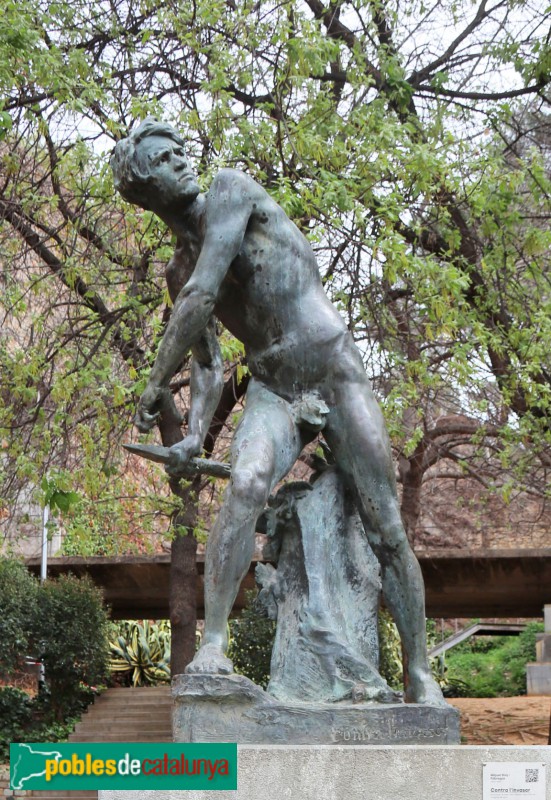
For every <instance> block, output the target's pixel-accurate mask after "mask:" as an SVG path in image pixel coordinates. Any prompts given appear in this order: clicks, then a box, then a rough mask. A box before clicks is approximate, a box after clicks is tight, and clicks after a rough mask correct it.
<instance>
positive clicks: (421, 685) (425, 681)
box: [405, 670, 448, 706]
mask: <svg viewBox="0 0 551 800" xmlns="http://www.w3.org/2000/svg"><path fill="white" fill-rule="evenodd" d="M408 677H409V683H408V687H407V689H406V697H405V699H406V703H420V704H421V705H424V706H448V703H447V702H446V700H445V698H444V695H443V694H442V689H441V688H440V686H439V685H438V684H437V682H436V681H435V680H434V677H433V675H432V673H431V672H430V671H425V670H420V671H418V672H414V671H413V670H410V672H409V676H408Z"/></svg>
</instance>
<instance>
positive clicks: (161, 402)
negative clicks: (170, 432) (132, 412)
mask: <svg viewBox="0 0 551 800" xmlns="http://www.w3.org/2000/svg"><path fill="white" fill-rule="evenodd" d="M161 413H162V414H171V415H173V416H174V417H175V418H176V420H177V422H178V424H180V423H181V422H182V415H181V414H180V412H179V411H178V409H177V408H176V405H175V403H174V397H173V396H172V392H171V391H170V389H169V388H168V387H166V386H156V385H155V384H148V385H147V386H146V387H145V391H144V393H143V394H142V396H141V397H140V399H139V401H138V407H137V409H136V416H135V417H134V424H135V426H136V427H137V429H138V430H139V431H141V433H147V432H148V431H150V430H151V428H153V427H154V426H155V425H156V424H157V420H158V419H159V416H160V415H161Z"/></svg>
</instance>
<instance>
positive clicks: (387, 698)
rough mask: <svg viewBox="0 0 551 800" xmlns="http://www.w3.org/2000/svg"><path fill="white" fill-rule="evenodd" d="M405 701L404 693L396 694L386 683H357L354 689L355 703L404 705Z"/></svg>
mask: <svg viewBox="0 0 551 800" xmlns="http://www.w3.org/2000/svg"><path fill="white" fill-rule="evenodd" d="M403 701H404V696H403V694H402V692H395V691H394V690H393V689H391V688H390V686H389V685H388V684H387V682H386V681H384V682H383V683H381V684H378V685H369V684H365V683H357V684H356V685H355V686H354V688H353V689H352V702H353V703H365V702H375V703H403Z"/></svg>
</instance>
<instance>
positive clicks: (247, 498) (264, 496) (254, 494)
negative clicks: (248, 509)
mask: <svg viewBox="0 0 551 800" xmlns="http://www.w3.org/2000/svg"><path fill="white" fill-rule="evenodd" d="M232 494H233V496H234V497H235V499H236V500H238V501H239V502H240V503H241V504H243V505H251V506H255V507H257V506H264V505H265V504H266V501H267V500H268V496H269V494H270V479H269V475H268V472H267V471H266V470H265V469H262V468H260V467H259V468H256V467H255V465H254V464H251V465H250V467H249V466H248V467H246V468H243V467H240V468H236V469H234V471H233V473H232Z"/></svg>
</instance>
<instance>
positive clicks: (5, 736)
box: [0, 686, 33, 764]
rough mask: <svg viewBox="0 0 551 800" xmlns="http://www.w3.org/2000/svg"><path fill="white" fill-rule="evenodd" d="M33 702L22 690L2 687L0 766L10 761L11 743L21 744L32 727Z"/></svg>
mask: <svg viewBox="0 0 551 800" xmlns="http://www.w3.org/2000/svg"><path fill="white" fill-rule="evenodd" d="M32 717H33V701H32V698H30V697H29V695H28V694H27V693H26V692H23V691H21V689H13V688H12V687H11V686H3V687H0V764H3V763H4V762H5V761H8V757H9V751H10V747H9V746H10V742H20V741H22V740H23V739H24V737H25V732H26V731H28V730H29V729H30V727H31V723H32Z"/></svg>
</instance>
